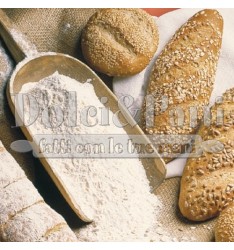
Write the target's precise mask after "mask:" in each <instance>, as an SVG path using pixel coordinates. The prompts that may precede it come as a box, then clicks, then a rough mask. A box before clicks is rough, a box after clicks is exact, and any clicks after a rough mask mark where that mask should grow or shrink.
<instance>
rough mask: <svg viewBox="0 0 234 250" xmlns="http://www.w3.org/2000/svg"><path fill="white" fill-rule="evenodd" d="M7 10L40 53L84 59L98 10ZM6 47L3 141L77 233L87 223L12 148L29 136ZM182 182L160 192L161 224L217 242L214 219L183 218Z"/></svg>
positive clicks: (177, 233)
mask: <svg viewBox="0 0 234 250" xmlns="http://www.w3.org/2000/svg"><path fill="white" fill-rule="evenodd" d="M5 11H6V13H7V14H8V16H9V17H10V18H11V20H12V21H13V22H14V23H15V25H16V27H17V28H18V29H19V30H20V31H22V32H24V33H25V34H26V35H27V37H28V38H29V39H30V40H31V41H32V42H33V43H34V44H35V45H36V47H37V49H38V51H40V52H44V51H55V52H61V53H66V54H70V55H72V56H75V57H77V58H79V59H81V60H83V58H82V55H81V50H80V40H79V38H80V34H81V30H82V28H83V27H84V25H85V24H86V22H87V20H88V19H89V17H90V16H91V15H92V14H93V13H94V12H95V11H96V10H95V9H5ZM4 47H5V46H4V45H3V44H2V43H0V105H1V109H0V123H1V125H0V139H1V140H2V142H3V144H4V145H5V147H6V148H7V149H8V150H9V151H10V153H11V154H12V155H13V156H14V157H15V159H16V160H17V161H18V163H19V164H20V166H21V167H22V168H23V169H24V170H25V171H26V173H27V175H28V177H29V178H30V179H31V180H33V181H34V183H35V185H36V187H37V188H38V189H39V191H40V192H41V194H42V195H43V197H44V198H45V200H46V202H47V203H49V204H50V205H51V206H52V207H53V208H54V209H55V210H57V211H58V212H59V213H61V214H62V215H63V216H64V217H65V219H66V220H67V222H68V223H69V225H70V226H71V228H72V229H73V230H74V231H75V232H77V231H78V230H79V227H80V226H82V225H83V223H82V222H81V221H80V220H79V218H77V216H76V215H75V214H74V213H73V212H72V210H71V209H70V208H69V206H68V205H67V204H66V202H65V201H64V199H63V198H62V197H61V195H60V194H59V192H58V191H57V189H56V188H55V186H54V185H53V183H52V181H51V180H50V178H49V177H48V175H47V173H46V172H45V171H44V170H43V167H42V166H41V164H40V163H39V162H38V160H36V159H35V158H34V157H33V156H32V154H31V153H25V154H22V153H16V152H14V151H12V150H11V149H10V145H11V143H12V142H13V141H15V140H20V139H25V137H24V136H23V134H22V132H21V130H20V129H19V128H15V127H14V126H15V121H14V116H13V115H12V113H11V111H10V109H9V107H8V103H7V99H6V94H5V88H6V83H7V80H8V79H9V77H10V74H11V72H12V70H13V68H14V63H13V61H12V60H11V58H10V54H9V53H8V52H6V51H5V50H4ZM103 79H104V81H106V83H109V82H110V79H109V78H103ZM179 183H180V179H179V178H173V179H169V180H166V181H165V182H164V183H163V184H162V185H161V186H160V187H159V188H158V189H157V190H156V194H157V195H158V197H159V198H160V200H161V202H162V205H163V209H162V212H161V213H160V215H159V217H160V218H159V219H160V222H161V224H162V225H163V227H164V228H165V229H166V230H168V231H169V232H170V234H171V235H173V237H175V238H182V237H184V238H185V239H186V238H188V239H191V236H193V238H194V240H196V241H211V240H214V232H213V225H214V220H213V221H208V222H205V223H197V224H194V223H191V222H189V221H187V220H185V219H184V218H183V217H182V216H181V215H180V213H179V210H178V205H177V204H178V193H179ZM119 223H121V222H119Z"/></svg>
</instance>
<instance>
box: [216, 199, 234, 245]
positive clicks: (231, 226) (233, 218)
mask: <svg viewBox="0 0 234 250" xmlns="http://www.w3.org/2000/svg"><path fill="white" fill-rule="evenodd" d="M215 241H220V242H234V203H232V204H231V205H230V206H228V207H227V208H226V209H224V210H223V211H222V212H221V214H220V216H219V218H218V220H217V222H216V225H215Z"/></svg>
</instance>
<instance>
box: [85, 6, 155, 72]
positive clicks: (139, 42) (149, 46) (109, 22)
mask: <svg viewBox="0 0 234 250" xmlns="http://www.w3.org/2000/svg"><path fill="white" fill-rule="evenodd" d="M81 46H82V51H83V55H84V57H85V59H86V61H87V63H88V64H89V65H90V66H91V67H92V68H93V69H95V70H97V71H100V72H102V73H105V74H107V75H110V76H130V75H134V74H136V73H139V72H140V71H142V70H143V69H144V68H145V67H146V66H147V65H148V64H149V62H150V60H151V59H152V57H153V55H154V53H155V52H156V50H157V48H158V28H157V26H156V24H155V22H154V19H153V17H152V16H150V15H149V14H148V13H146V12H145V11H144V10H141V9H102V10H100V11H98V12H96V13H95V14H94V15H93V16H92V17H91V18H90V19H89V21H88V23H87V25H86V26H85V28H84V30H83V32H82V38H81Z"/></svg>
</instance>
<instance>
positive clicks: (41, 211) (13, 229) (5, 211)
mask: <svg viewBox="0 0 234 250" xmlns="http://www.w3.org/2000/svg"><path fill="white" fill-rule="evenodd" d="M0 173H1V174H0V241H76V240H77V238H76V236H75V234H74V233H73V232H72V230H71V229H70V228H69V227H68V225H67V223H66V222H65V220H64V219H63V218H62V216H61V215H59V214H58V213H56V212H55V211H54V210H53V209H52V208H50V207H49V206H48V205H47V204H46V203H45V202H44V200H43V198H42V197H41V195H40V194H39V193H38V191H37V190H36V188H35V187H34V186H33V184H32V183H31V182H30V181H29V180H28V179H27V177H26V175H25V173H24V172H23V170H22V169H21V168H20V166H19V165H18V164H17V162H16V161H15V160H14V158H13V157H12V156H11V155H10V154H9V153H8V152H7V151H6V149H5V148H4V147H3V145H2V143H1V142H0Z"/></svg>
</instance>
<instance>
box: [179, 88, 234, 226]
mask: <svg viewBox="0 0 234 250" xmlns="http://www.w3.org/2000/svg"><path fill="white" fill-rule="evenodd" d="M222 110H223V112H220V111H222ZM211 117H212V118H211V125H210V126H205V125H202V126H201V127H200V129H199V132H198V135H199V136H200V137H201V139H202V141H203V142H199V141H195V146H194V149H193V152H195V150H196V151H197V152H199V151H200V152H201V156H199V158H198V157H197V158H195V157H189V158H188V160H187V163H186V166H185V169H184V172H183V176H182V179H181V185H180V197H179V207H180V211H181V213H182V214H183V215H184V216H185V217H186V218H188V219H190V220H194V221H204V220H207V219H210V218H212V217H215V216H217V215H218V214H219V213H220V211H222V210H223V209H224V208H226V207H227V206H228V205H229V204H230V203H232V202H233V200H234V88H233V89H230V90H228V91H226V92H225V93H224V95H223V101H222V102H221V103H216V104H215V105H214V106H213V107H212V108H211ZM220 118H221V119H220ZM212 141H215V142H216V146H215V147H214V149H215V151H213V150H211V151H210V150H204V145H205V144H204V142H206V143H207V142H212Z"/></svg>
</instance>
